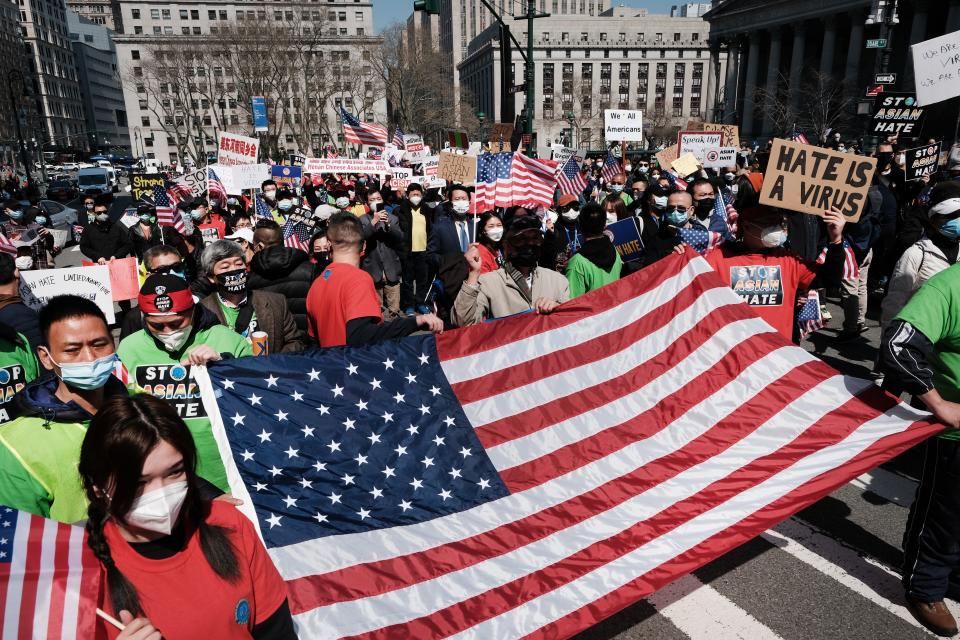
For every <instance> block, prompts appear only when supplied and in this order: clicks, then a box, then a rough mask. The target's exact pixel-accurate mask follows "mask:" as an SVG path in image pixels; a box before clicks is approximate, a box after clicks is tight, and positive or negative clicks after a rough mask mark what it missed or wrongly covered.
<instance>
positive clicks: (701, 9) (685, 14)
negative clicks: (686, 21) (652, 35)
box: [670, 2, 711, 18]
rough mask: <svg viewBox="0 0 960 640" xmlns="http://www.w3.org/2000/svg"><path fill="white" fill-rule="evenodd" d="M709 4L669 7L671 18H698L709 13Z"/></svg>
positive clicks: (693, 3)
mask: <svg viewBox="0 0 960 640" xmlns="http://www.w3.org/2000/svg"><path fill="white" fill-rule="evenodd" d="M710 6H711V5H710V3H709V2H688V3H686V4H680V5H674V6H672V7H670V17H671V18H699V17H701V16H703V14H705V13H706V12H707V11H710Z"/></svg>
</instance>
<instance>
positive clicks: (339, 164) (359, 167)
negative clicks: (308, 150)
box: [303, 158, 390, 174]
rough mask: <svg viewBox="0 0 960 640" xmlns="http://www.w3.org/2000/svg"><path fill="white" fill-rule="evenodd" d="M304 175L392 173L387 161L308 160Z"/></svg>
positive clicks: (352, 159) (304, 165) (304, 164)
mask: <svg viewBox="0 0 960 640" xmlns="http://www.w3.org/2000/svg"><path fill="white" fill-rule="evenodd" d="M303 172H304V173H380V174H386V173H390V165H389V164H387V161H386V160H357V159H354V158H307V161H306V162H304V163H303Z"/></svg>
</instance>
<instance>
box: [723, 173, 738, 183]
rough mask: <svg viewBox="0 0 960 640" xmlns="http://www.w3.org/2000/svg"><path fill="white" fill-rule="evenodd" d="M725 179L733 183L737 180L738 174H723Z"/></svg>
mask: <svg viewBox="0 0 960 640" xmlns="http://www.w3.org/2000/svg"><path fill="white" fill-rule="evenodd" d="M723 179H724V180H726V181H727V182H733V181H734V180H736V179H737V174H735V173H725V174H723Z"/></svg>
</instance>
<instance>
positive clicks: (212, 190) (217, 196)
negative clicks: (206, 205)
mask: <svg viewBox="0 0 960 640" xmlns="http://www.w3.org/2000/svg"><path fill="white" fill-rule="evenodd" d="M207 195H209V196H210V199H211V200H214V201H216V202H219V203H220V204H222V205H226V203H227V190H226V189H225V188H224V187H223V183H222V182H221V181H220V178H219V177H218V176H217V172H216V171H214V170H213V169H212V168H210V167H207Z"/></svg>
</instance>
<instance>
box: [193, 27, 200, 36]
mask: <svg viewBox="0 0 960 640" xmlns="http://www.w3.org/2000/svg"><path fill="white" fill-rule="evenodd" d="M200 33H201V31H200V27H193V35H195V36H198V35H200Z"/></svg>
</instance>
